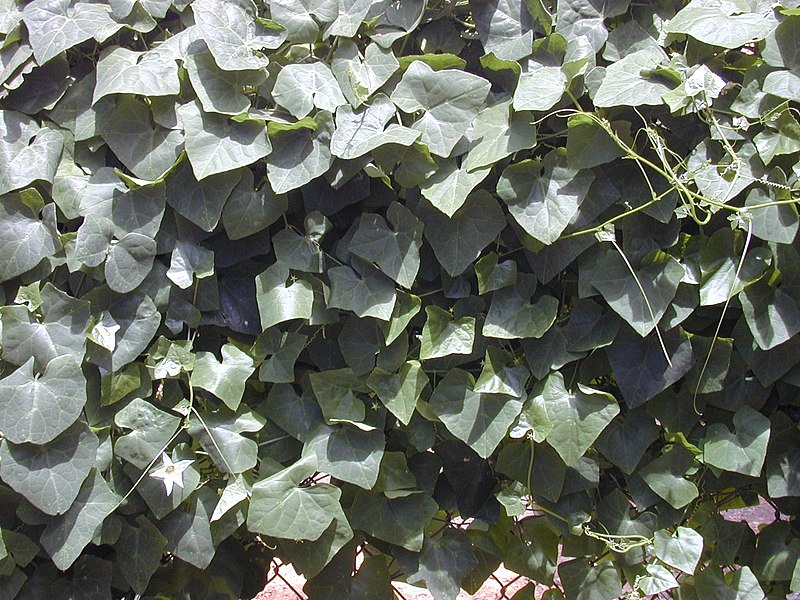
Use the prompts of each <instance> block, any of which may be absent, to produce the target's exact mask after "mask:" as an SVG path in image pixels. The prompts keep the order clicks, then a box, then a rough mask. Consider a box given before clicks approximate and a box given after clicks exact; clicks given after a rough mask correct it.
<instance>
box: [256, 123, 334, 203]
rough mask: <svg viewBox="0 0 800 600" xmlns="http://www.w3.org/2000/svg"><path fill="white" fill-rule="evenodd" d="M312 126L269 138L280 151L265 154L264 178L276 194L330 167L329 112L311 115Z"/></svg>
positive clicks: (315, 176)
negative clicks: (265, 173)
mask: <svg viewBox="0 0 800 600" xmlns="http://www.w3.org/2000/svg"><path fill="white" fill-rule="evenodd" d="M314 120H315V122H316V124H317V127H316V129H314V130H313V131H312V130H309V129H305V128H304V129H300V130H294V131H285V132H282V133H279V134H277V135H275V136H273V137H272V142H273V143H274V145H275V147H278V148H280V149H281V150H280V152H273V153H271V154H270V155H269V156H268V157H267V177H268V178H269V183H270V185H271V186H272V189H273V190H274V191H275V193H276V194H284V193H286V192H289V191H291V190H294V189H297V188H299V187H301V186H303V185H305V184H307V183H308V182H309V181H311V180H313V179H316V178H317V177H319V176H320V175H322V174H323V173H325V172H326V171H327V170H328V169H329V168H330V166H331V162H332V156H331V151H330V140H331V135H332V133H333V123H332V119H331V116H330V113H327V112H320V113H318V114H317V115H316V117H314Z"/></svg>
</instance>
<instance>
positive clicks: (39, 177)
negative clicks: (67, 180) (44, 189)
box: [0, 110, 64, 194]
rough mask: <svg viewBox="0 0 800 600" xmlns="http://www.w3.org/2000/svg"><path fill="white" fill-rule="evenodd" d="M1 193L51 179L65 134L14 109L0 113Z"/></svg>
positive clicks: (51, 180) (50, 181)
mask: <svg viewBox="0 0 800 600" xmlns="http://www.w3.org/2000/svg"><path fill="white" fill-rule="evenodd" d="M0 136H1V137H2V141H0V159H2V160H1V161H0V194H7V193H8V192H12V191H14V190H18V189H21V188H23V187H25V186H27V185H30V184H31V183H33V182H34V181H45V182H48V183H52V182H53V177H54V175H55V172H56V166H57V164H58V160H59V158H60V156H61V150H62V148H63V146H64V138H63V136H62V135H61V133H59V132H58V131H57V130H55V129H50V128H48V127H40V126H39V125H38V124H37V123H36V121H35V120H34V119H32V118H31V117H29V116H27V115H24V114H22V113H18V112H15V111H13V110H4V111H2V115H0Z"/></svg>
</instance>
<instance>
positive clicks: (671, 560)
mask: <svg viewBox="0 0 800 600" xmlns="http://www.w3.org/2000/svg"><path fill="white" fill-rule="evenodd" d="M653 540H654V546H655V553H656V556H657V557H658V558H659V559H660V560H662V561H664V562H665V563H667V564H668V565H669V566H671V567H675V568H676V569H680V570H681V571H683V572H684V573H689V574H690V575H692V574H694V571H695V569H696V568H697V563H698V562H700V557H701V556H702V554H703V536H701V535H700V534H699V533H697V532H696V531H695V530H694V529H690V528H689V527H678V528H677V529H676V530H675V533H673V534H670V533H669V531H667V530H666V529H661V530H659V531H656V532H655V534H654V536H653Z"/></svg>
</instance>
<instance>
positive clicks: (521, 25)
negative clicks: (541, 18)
mask: <svg viewBox="0 0 800 600" xmlns="http://www.w3.org/2000/svg"><path fill="white" fill-rule="evenodd" d="M470 8H471V9H472V16H473V19H474V20H475V25H476V26H477V30H478V35H479V36H480V40H481V44H482V45H483V49H484V52H485V53H486V54H488V53H489V52H492V53H494V55H495V56H497V57H498V58H501V59H504V60H509V61H517V60H519V59H521V58H524V57H525V56H528V55H529V54H530V53H531V47H532V45H533V32H534V30H535V26H534V24H533V22H532V20H531V14H530V11H529V10H528V3H526V2H521V1H519V0H490V1H489V2H471V3H470Z"/></svg>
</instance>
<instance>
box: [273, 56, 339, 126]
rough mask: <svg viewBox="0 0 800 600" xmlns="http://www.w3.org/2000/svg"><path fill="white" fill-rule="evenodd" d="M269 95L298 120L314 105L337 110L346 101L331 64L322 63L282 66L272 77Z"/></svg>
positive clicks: (333, 110)
mask: <svg viewBox="0 0 800 600" xmlns="http://www.w3.org/2000/svg"><path fill="white" fill-rule="evenodd" d="M272 97H273V98H274V99H275V102H277V103H278V105H279V106H282V107H283V108H285V109H286V110H288V111H289V112H290V113H292V115H294V116H295V117H297V118H298V119H302V118H303V117H305V116H307V115H308V114H309V113H310V112H311V111H312V110H313V109H314V108H318V109H320V110H326V111H328V112H330V113H333V112H336V108H337V107H338V106H341V105H342V104H345V103H346V102H347V100H345V98H344V96H343V95H342V91H341V90H340V89H339V84H338V83H337V81H336V79H335V78H334V76H333V73H332V72H331V69H330V67H329V66H328V65H326V64H325V63H321V62H315V63H310V64H290V65H286V66H285V67H283V68H282V69H281V70H280V72H279V73H278V77H277V79H276V80H275V87H274V88H273V89H272Z"/></svg>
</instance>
